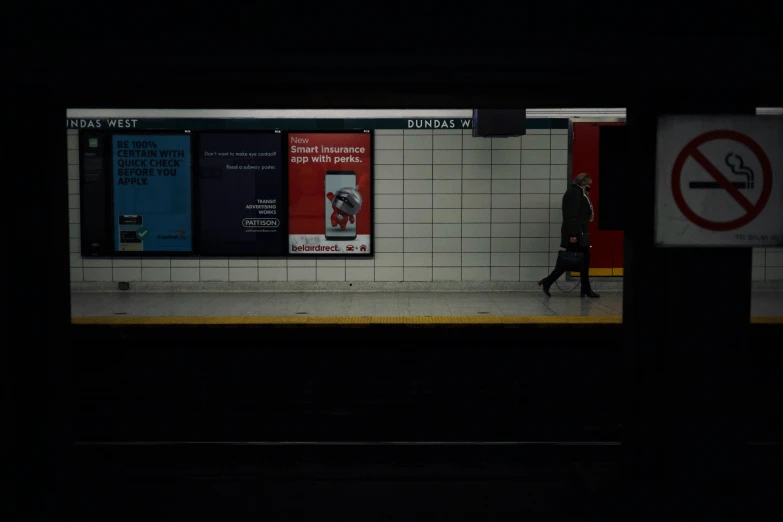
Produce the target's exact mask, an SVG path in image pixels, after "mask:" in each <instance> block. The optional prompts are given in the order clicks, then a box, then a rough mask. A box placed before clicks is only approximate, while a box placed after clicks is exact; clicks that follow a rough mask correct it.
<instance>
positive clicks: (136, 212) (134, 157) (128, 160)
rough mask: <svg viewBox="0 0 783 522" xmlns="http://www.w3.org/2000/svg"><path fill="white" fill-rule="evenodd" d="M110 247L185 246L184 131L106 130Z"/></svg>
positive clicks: (188, 242) (188, 241)
mask: <svg viewBox="0 0 783 522" xmlns="http://www.w3.org/2000/svg"><path fill="white" fill-rule="evenodd" d="M112 183H113V192H114V226H115V232H114V248H115V250H116V251H118V252H190V251H192V250H193V241H192V230H191V229H192V216H191V191H192V187H191V159H190V136H189V135H186V134H149V135H135V134H134V135H126V134H116V135H114V136H112Z"/></svg>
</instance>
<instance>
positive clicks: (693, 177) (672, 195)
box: [655, 115, 783, 247]
mask: <svg viewBox="0 0 783 522" xmlns="http://www.w3.org/2000/svg"><path fill="white" fill-rule="evenodd" d="M655 169H656V192H655V244H656V245H658V246H672V247H676V246H731V247H739V246H742V247H754V246H780V245H783V118H782V117H780V116H702V115H692V116H686V115H682V116H680V115H677V116H663V117H661V118H659V119H658V135H657V150H656V165H655Z"/></svg>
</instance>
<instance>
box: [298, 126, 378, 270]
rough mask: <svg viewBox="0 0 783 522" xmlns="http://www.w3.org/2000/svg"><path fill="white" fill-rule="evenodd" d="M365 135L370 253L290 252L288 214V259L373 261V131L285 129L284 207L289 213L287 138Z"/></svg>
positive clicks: (364, 128)
mask: <svg viewBox="0 0 783 522" xmlns="http://www.w3.org/2000/svg"><path fill="white" fill-rule="evenodd" d="M358 133H366V134H369V135H370V241H369V243H370V251H369V252H368V253H365V254H362V253H358V254H345V253H343V254H338V255H334V254H321V253H317V252H315V253H310V252H291V249H290V248H289V247H290V235H291V230H290V224H291V215H290V213H289V214H288V226H289V228H288V234H287V235H286V243H285V246H286V248H285V250H286V257H289V258H307V259H343V260H345V259H373V258H374V257H375V131H374V130H373V129H368V128H366V127H361V128H356V129H302V130H297V129H286V130H285V131H284V132H283V135H284V139H285V158H286V174H287V176H286V206H287V209H289V212H290V204H289V203H290V192H291V191H290V188H291V187H290V185H289V181H290V173H289V172H288V168H289V167H290V164H289V161H288V160H289V154H288V149H289V145H288V143H289V141H288V139H289V136H290V135H291V134H358Z"/></svg>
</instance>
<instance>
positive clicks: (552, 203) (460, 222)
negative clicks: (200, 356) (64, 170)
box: [67, 129, 783, 282]
mask: <svg viewBox="0 0 783 522" xmlns="http://www.w3.org/2000/svg"><path fill="white" fill-rule="evenodd" d="M67 132H68V149H69V154H68V199H69V205H68V207H69V224H70V225H69V228H70V250H71V281H73V282H80V281H85V282H93V281H94V282H100V281H156V282H158V281H171V282H232V281H348V282H350V281H378V282H388V281H508V282H519V281H521V282H527V281H537V280H539V279H541V278H542V277H544V276H546V275H547V273H548V272H549V270H550V269H551V267H552V266H553V265H554V261H555V258H556V255H557V250H558V248H559V242H560V223H561V220H562V218H561V210H560V201H561V197H562V194H563V192H564V191H565V189H566V187H567V184H568V178H569V173H568V134H567V132H568V131H567V130H565V129H562V130H561V129H552V130H548V129H528V131H527V132H528V134H527V135H525V136H522V137H521V138H501V139H497V138H474V137H473V136H472V134H471V132H470V131H463V130H437V129H436V130H404V131H403V130H376V131H375V210H374V219H375V239H374V246H375V252H376V253H375V259H350V258H347V259H346V258H335V259H284V258H281V259H268V258H258V259H256V258H231V259H215V258H209V259H206V258H205V259H191V258H184V259H183V258H143V259H133V258H130V259H129V258H122V259H111V258H101V259H92V258H89V259H82V258H81V255H80V253H79V252H80V243H79V238H80V230H79V220H80V216H79V165H78V159H79V158H78V140H77V134H76V133H77V131H75V130H68V131H67ZM753 280H754V281H765V280H766V281H771V280H783V249H773V248H767V249H763V248H761V249H755V250H754V253H753Z"/></svg>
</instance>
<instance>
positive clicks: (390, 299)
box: [71, 285, 783, 325]
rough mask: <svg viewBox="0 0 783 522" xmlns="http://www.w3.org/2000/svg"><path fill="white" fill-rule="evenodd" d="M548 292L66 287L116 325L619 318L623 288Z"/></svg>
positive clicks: (773, 311) (769, 302)
mask: <svg viewBox="0 0 783 522" xmlns="http://www.w3.org/2000/svg"><path fill="white" fill-rule="evenodd" d="M564 286H565V285H564ZM567 289H568V288H564V290H567ZM551 292H552V297H547V296H546V295H544V293H543V292H541V291H522V292H391V293H390V292H223V293H206V292H194V293H186V292H155V293H153V292H142V293H133V292H72V294H71V315H72V322H73V323H74V324H118V325H119V324H278V323H282V324H308V323H312V324H327V323H332V324H343V323H348V324H362V323H366V324H372V323H382V324H395V323H400V324H406V323H416V324H422V323H423V324H427V323H432V324H438V323H445V324H459V323H486V324H495V323H501V324H502V323H505V324H514V323H519V324H535V323H547V324H569V323H587V324H619V323H621V322H622V305H623V294H622V291H616V290H615V291H611V290H603V291H602V292H601V297H600V298H599V299H588V298H582V297H581V296H580V293H579V289H578V288H576V289H575V290H573V291H571V292H564V291H560V290H558V289H557V288H556V287H553V288H552V290H551ZM751 322H757V323H758V322H760V323H780V322H783V292H780V291H754V292H753V294H752V302H751Z"/></svg>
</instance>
